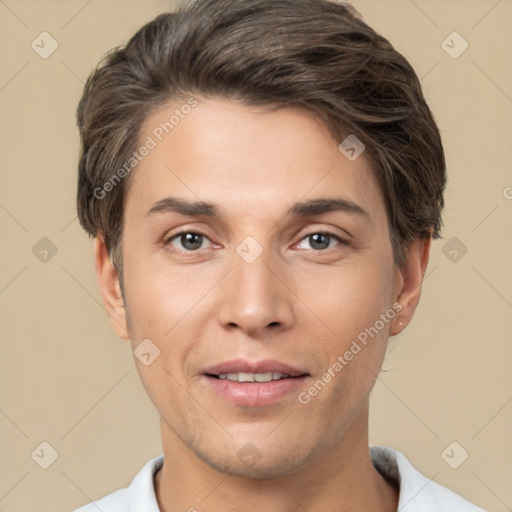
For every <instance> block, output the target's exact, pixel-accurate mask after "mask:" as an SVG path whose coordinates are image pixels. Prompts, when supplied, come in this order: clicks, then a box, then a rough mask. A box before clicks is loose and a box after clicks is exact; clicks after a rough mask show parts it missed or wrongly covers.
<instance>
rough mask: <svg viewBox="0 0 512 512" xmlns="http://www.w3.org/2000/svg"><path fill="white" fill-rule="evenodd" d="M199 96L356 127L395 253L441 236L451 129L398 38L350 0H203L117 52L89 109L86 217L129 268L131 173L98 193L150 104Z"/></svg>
mask: <svg viewBox="0 0 512 512" xmlns="http://www.w3.org/2000/svg"><path fill="white" fill-rule="evenodd" d="M190 95H197V96H203V97H218V98H226V99H230V100H234V101H235V100H237V101H238V100H240V101H242V102H243V103H245V104H247V105H251V106H263V105H267V106H270V107H273V108H282V107H293V106H302V107H306V108H308V109H310V110H311V111H314V112H316V113H317V114H318V115H320V116H321V118H322V119H323V120H324V121H325V123H326V125H327V126H328V128H329V129H330V130H331V133H332V134H333V136H334V137H335V139H336V140H338V141H340V142H341V141H342V140H343V139H344V138H345V137H346V136H347V135H349V134H354V135H355V136H357V138H359V139H360V141H362V142H363V143H364V145H365V147H366V151H365V156H366V158H368V160H369V161H370V163H371V167H372V171H373V172H374V174H375V176H376V179H377V182H378V183H379V185H380V187H381V190H382V193H383V196H384V200H385V204H386V208H387V212H388V217H389V225H390V232H391V242H392V246H393V255H394V261H395V262H396V263H397V264H398V265H401V264H402V263H403V262H404V261H405V250H406V249H407V247H408V246H409V244H410V243H411V242H412V241H413V240H414V239H417V238H425V237H428V236H430V235H432V236H433V238H438V237H439V236H440V228H441V226H442V220H441V211H442V209H443V206H444V200H443V191H444V188H445V184H446V169H445V157H444V151H443V146H442V142H441V138H440V135H439V130H438V128H437V126H436V123H435V120H434V117H433V115H432V112H431V111H430V109H429V107H428V105H427V103H426V101H425V99H424V96H423V93H422V90H421V84H420V81H419V79H418V77H417V76H416V73H415V72H414V70H413V68H412V67H411V65H410V64H409V63H408V61H407V60H406V59H405V57H403V56H402V55H401V54H400V53H399V52H397V51H396V50H395V49H394V48H393V46H392V45H391V43H390V42H389V41H388V40H387V39H386V38H384V37H383V36H381V35H379V34H378V33H376V32H375V31H374V30H373V29H372V28H370V27H369V26H368V25H367V24H366V23H365V22H364V21H363V20H362V18H361V17H360V15H359V14H358V13H357V11H356V10H355V9H354V8H353V7H352V6H351V5H350V4H348V3H345V2H343V3H341V2H335V1H331V0H194V1H191V2H188V3H186V4H184V5H183V6H182V7H181V8H179V9H178V10H177V11H176V12H174V13H165V14H162V15H160V16H158V17H156V18H155V19H154V20H152V21H151V22H149V23H147V24H146V25H145V26H143V27H142V28H141V29H140V30H139V31H138V32H137V33H136V34H135V35H134V36H133V37H132V38H131V39H130V41H129V42H128V43H127V44H126V46H124V47H121V48H116V49H114V50H113V51H112V52H110V53H109V54H108V55H107V56H106V57H105V59H104V60H103V62H102V63H100V65H99V66H98V68H97V69H96V70H95V71H94V72H93V73H92V74H91V75H90V76H89V78H88V80H87V83H86V84H85V89H84V93H83V96H82V99H81V101H80V104H79V107H78V112H77V119H78V126H79V130H80V137H81V143H82V144H81V155H80V161H79V178H78V217H79V219H80V223H81V225H82V226H83V228H84V229H85V230H86V231H87V232H88V233H89V234H90V235H91V236H96V235H97V234H98V233H100V234H102V235H103V237H104V240H105V243H106V246H107V249H108V251H109V254H110V255H111V258H113V262H114V265H115V267H116V270H118V272H120V273H122V261H121V259H122V252H121V239H122V229H123V205H124V197H125V195H126V190H127V184H128V183H129V178H130V176H131V174H130V175H129V176H128V177H126V178H125V179H122V180H119V183H116V184H115V185H116V186H113V187H109V192H108V194H105V197H100V198H99V197H98V195H99V194H98V193H97V192H95V191H97V190H103V188H102V187H103V186H104V184H105V183H106V182H108V180H109V179H112V177H113V176H114V175H115V173H116V171H118V170H119V169H120V168H121V166H123V164H124V163H125V162H126V161H127V160H128V159H129V158H130V156H131V155H132V153H133V152H134V150H135V148H136V147H137V144H138V143H139V135H140V129H141V126H142V124H143V122H144V121H145V119H147V117H148V115H149V113H151V112H153V111H154V110H155V109H157V108H158V107H161V106H163V105H164V104H166V103H167V102H169V101H170V100H174V99H176V100H178V99H184V98H186V97H187V96H190ZM121 277H122V276H121Z"/></svg>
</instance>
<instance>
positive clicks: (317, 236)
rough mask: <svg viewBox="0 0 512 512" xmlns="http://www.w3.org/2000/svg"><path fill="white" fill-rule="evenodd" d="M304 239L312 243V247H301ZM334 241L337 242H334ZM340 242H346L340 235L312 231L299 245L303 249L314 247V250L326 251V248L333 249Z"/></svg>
mask: <svg viewBox="0 0 512 512" xmlns="http://www.w3.org/2000/svg"><path fill="white" fill-rule="evenodd" d="M304 240H307V241H308V243H309V244H310V247H300V245H301V243H303V241H304ZM332 242H335V243H334V244H333V243H332ZM338 244H346V242H345V241H344V240H342V239H341V238H340V237H339V236H336V235H333V234H332V233H322V232H319V233H311V234H309V235H307V236H305V237H304V238H303V239H302V240H301V242H300V243H299V244H298V245H297V247H299V248H301V249H313V250H314V251H324V250H326V249H331V248H332V247H334V246H336V245H338Z"/></svg>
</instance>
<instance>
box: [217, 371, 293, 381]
mask: <svg viewBox="0 0 512 512" xmlns="http://www.w3.org/2000/svg"><path fill="white" fill-rule="evenodd" d="M218 377H219V379H223V380H224V379H227V380H232V381H237V382H270V381H272V380H279V379H282V378H286V377H289V375H287V374H286V373H277V372H267V373H247V372H239V373H221V374H220V375H219V376H218Z"/></svg>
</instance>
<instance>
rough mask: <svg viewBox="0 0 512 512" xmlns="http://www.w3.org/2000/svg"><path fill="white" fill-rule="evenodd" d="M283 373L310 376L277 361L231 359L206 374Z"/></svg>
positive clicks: (293, 375)
mask: <svg viewBox="0 0 512 512" xmlns="http://www.w3.org/2000/svg"><path fill="white" fill-rule="evenodd" d="M240 372H244V373H268V372H274V373H282V374H286V375H289V376H290V377H300V376H302V375H309V374H308V372H306V371H303V370H301V369H300V368H296V367H293V366H291V365H289V364H287V363H283V362H281V361H277V360H275V359H264V360H262V361H249V360H247V359H231V360H230V361H224V362H222V363H218V364H216V365H213V366H210V367H208V368H207V369H206V370H205V371H204V373H205V374H207V375H220V374H223V373H240Z"/></svg>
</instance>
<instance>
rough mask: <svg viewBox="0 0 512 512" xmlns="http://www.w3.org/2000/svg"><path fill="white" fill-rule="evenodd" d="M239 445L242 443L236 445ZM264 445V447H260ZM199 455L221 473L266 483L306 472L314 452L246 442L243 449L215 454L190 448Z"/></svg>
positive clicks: (226, 450)
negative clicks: (304, 470)
mask: <svg viewBox="0 0 512 512" xmlns="http://www.w3.org/2000/svg"><path fill="white" fill-rule="evenodd" d="M234 444H236V445H239V443H234ZM260 446H261V444H260ZM189 448H190V449H192V450H193V451H194V452H195V454H196V455H197V456H198V457H199V458H200V459H201V460H202V461H203V462H204V463H206V464H207V465H208V466H210V467H211V468H212V469H214V470H216V471H219V472H220V473H223V474H227V475H230V476H236V477H240V478H250V479H255V480H266V479H272V478H279V477H284V476H288V475H292V474H294V473H298V472H300V471H302V470H303V469H304V468H305V466H306V465H307V463H308V461H310V460H311V459H312V455H313V454H312V453H308V452H305V451H304V448H305V447H304V446H302V447H301V448H302V451H301V452H300V453H297V444H295V443H294V444H293V445H290V446H289V449H288V450H287V449H286V447H283V445H282V444H281V445H280V446H279V447H278V446H273V445H271V444H268V445H267V446H265V447H264V448H262V449H261V450H260V449H258V448H256V446H255V445H253V444H252V443H245V444H242V445H241V448H239V449H236V448H235V449H233V445H231V446H229V447H226V449H225V450H223V451H222V452H221V451H216V452H212V451H211V450H208V448H207V449H204V447H201V448H200V449H198V447H189Z"/></svg>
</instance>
